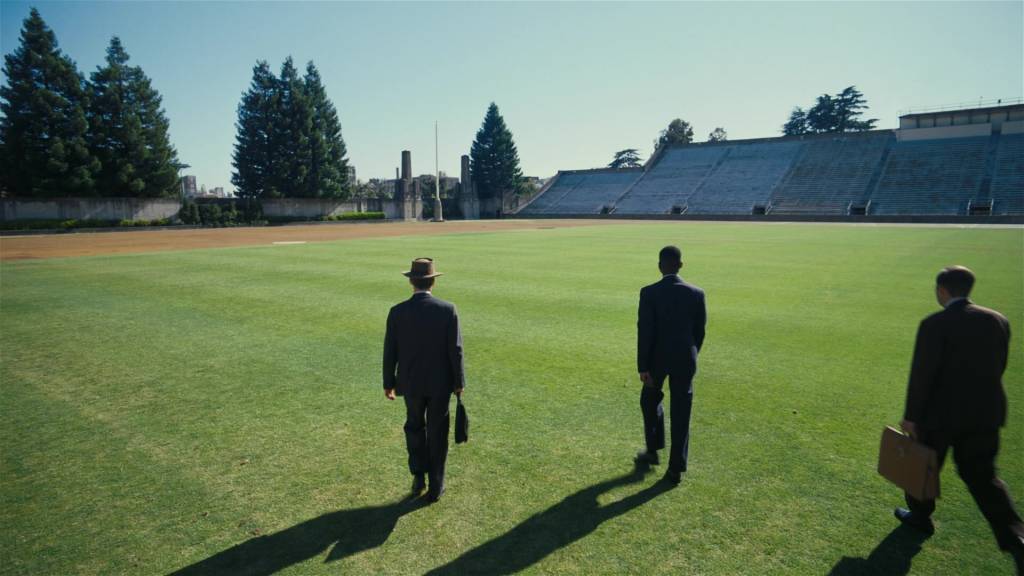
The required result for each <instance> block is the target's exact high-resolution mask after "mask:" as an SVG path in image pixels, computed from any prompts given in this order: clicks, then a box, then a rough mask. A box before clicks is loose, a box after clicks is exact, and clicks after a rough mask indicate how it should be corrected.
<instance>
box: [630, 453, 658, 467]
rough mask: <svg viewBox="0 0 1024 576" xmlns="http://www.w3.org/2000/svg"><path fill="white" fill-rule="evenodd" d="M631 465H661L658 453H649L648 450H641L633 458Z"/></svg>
mask: <svg viewBox="0 0 1024 576" xmlns="http://www.w3.org/2000/svg"><path fill="white" fill-rule="evenodd" d="M633 463H634V464H636V465H637V466H657V465H658V464H660V463H661V459H660V458H658V453H657V452H656V451H655V452H650V451H648V450H641V451H640V452H637V453H636V456H634V457H633Z"/></svg>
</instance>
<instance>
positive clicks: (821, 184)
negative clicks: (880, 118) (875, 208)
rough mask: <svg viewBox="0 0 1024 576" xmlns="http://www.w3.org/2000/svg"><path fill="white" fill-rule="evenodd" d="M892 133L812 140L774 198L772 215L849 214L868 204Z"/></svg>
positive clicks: (893, 139)
mask: <svg viewBox="0 0 1024 576" xmlns="http://www.w3.org/2000/svg"><path fill="white" fill-rule="evenodd" d="M895 140H896V139H895V137H894V136H893V133H892V132H891V131H884V132H873V133H869V134H864V135H861V134H845V135H837V136H834V137H831V138H816V139H809V140H807V141H805V143H804V149H803V152H802V153H801V155H800V158H799V159H798V160H797V162H796V165H794V166H793V169H792V170H791V171H790V173H789V175H788V176H787V177H786V179H785V180H784V181H783V182H782V183H781V184H780V185H779V187H778V188H777V189H776V190H775V193H774V194H773V195H772V199H771V213H772V214H846V213H847V211H848V208H849V206H850V204H851V203H860V202H863V201H865V199H866V196H867V194H868V192H869V190H868V186H869V185H870V184H871V183H872V176H873V175H874V174H875V172H876V170H878V168H879V163H880V162H881V161H882V157H883V155H884V154H885V150H886V147H887V146H891V145H892V144H894V143H895Z"/></svg>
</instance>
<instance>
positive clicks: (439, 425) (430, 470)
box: [405, 394, 451, 486]
mask: <svg viewBox="0 0 1024 576" xmlns="http://www.w3.org/2000/svg"><path fill="white" fill-rule="evenodd" d="M450 403H451V394H442V395H439V396H406V397H405V446H406V448H407V449H408V451H409V471H410V472H412V473H413V474H414V475H419V474H429V475H430V485H431V486H439V485H440V484H443V483H444V469H445V462H446V461H447V460H448V428H449V423H450V418H449V415H448V405H449V404H450Z"/></svg>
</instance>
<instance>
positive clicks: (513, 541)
mask: <svg viewBox="0 0 1024 576" xmlns="http://www.w3.org/2000/svg"><path fill="white" fill-rule="evenodd" d="M643 478H644V471H642V470H634V471H633V472H632V473H630V474H626V475H623V476H619V477H617V478H612V479H610V480H606V481H604V482H601V483H600V484H595V485H593V486H591V487H589V488H585V489H583V490H580V491H579V492H576V493H575V494H572V495H570V496H567V497H566V498H565V499H564V500H562V501H561V502H559V503H558V504H555V505H554V506H552V507H551V508H548V509H547V510H545V511H543V512H540V513H538V514H536V515H534V516H531V517H530V518H528V519H526V520H525V521H524V522H522V523H521V524H519V525H518V526H516V527H515V528H513V529H512V530H510V531H509V532H507V533H505V534H503V535H501V536H498V537H497V538H494V539H493V540H490V541H488V542H485V543H483V544H481V545H480V546H477V547H476V548H474V549H472V550H470V551H469V552H466V553H465V554H463V555H462V556H459V557H458V558H456V559H455V560H452V561H451V562H449V563H448V564H445V565H444V566H440V567H438V568H435V569H433V570H431V571H430V572H428V573H427V574H428V575H430V576H437V575H442V574H451V575H461V574H489V575H490V574H495V575H497V574H513V573H515V572H519V571H520V570H523V569H525V568H528V567H529V566H531V565H533V564H534V563H536V562H539V561H540V560H542V559H543V558H544V557H546V556H547V555H548V554H551V553H552V552H554V551H556V550H558V549H560V548H562V547H564V546H567V545H569V544H572V543H573V542H575V541H577V540H579V539H580V538H583V537H584V536H586V535H587V534H590V533H591V532H593V531H594V530H596V529H597V527H598V526H600V525H601V523H602V522H605V521H606V520H609V519H611V518H614V517H616V516H619V515H620V514H624V513H626V512H629V511H630V510H632V509H634V508H636V507H637V506H640V505H642V504H644V503H645V502H648V501H650V500H651V499H652V498H654V497H655V496H658V495H659V494H662V493H663V492H666V491H668V490H670V489H671V487H670V486H669V485H667V484H665V483H663V482H658V483H657V484H654V485H652V486H649V487H647V488H644V489H643V490H641V491H639V492H637V493H636V494H633V495H631V496H627V497H626V498H624V499H622V500H619V501H618V502H615V503H612V504H608V505H607V506H599V505H598V502H597V498H598V496H600V495H601V494H603V493H605V492H607V491H609V490H612V489H613V488H617V487H619V486H624V485H627V484H633V483H637V482H640V481H641V480H643Z"/></svg>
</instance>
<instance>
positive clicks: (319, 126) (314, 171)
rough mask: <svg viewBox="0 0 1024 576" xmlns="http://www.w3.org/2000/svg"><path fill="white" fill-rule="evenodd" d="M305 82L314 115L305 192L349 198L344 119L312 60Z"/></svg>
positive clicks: (309, 194) (305, 194)
mask: <svg viewBox="0 0 1024 576" xmlns="http://www.w3.org/2000/svg"><path fill="white" fill-rule="evenodd" d="M304 83H305V92H306V98H307V100H308V102H309V106H310V108H311V109H312V113H313V116H312V124H311V130H310V134H309V150H310V155H309V172H308V173H307V174H306V181H305V185H304V186H303V188H304V189H303V196H310V197H314V196H319V197H326V198H347V197H348V196H349V190H350V185H351V184H354V182H352V183H350V182H349V181H348V160H347V159H346V158H345V154H346V150H345V141H344V140H343V139H342V138H341V123H340V122H339V121H338V112H337V111H336V110H335V109H334V104H332V103H331V101H330V99H328V98H327V91H326V90H325V89H324V85H323V82H322V81H321V79H320V72H319V71H317V69H316V66H314V65H313V63H312V62H310V63H309V64H307V65H306V76H305V79H304Z"/></svg>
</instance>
